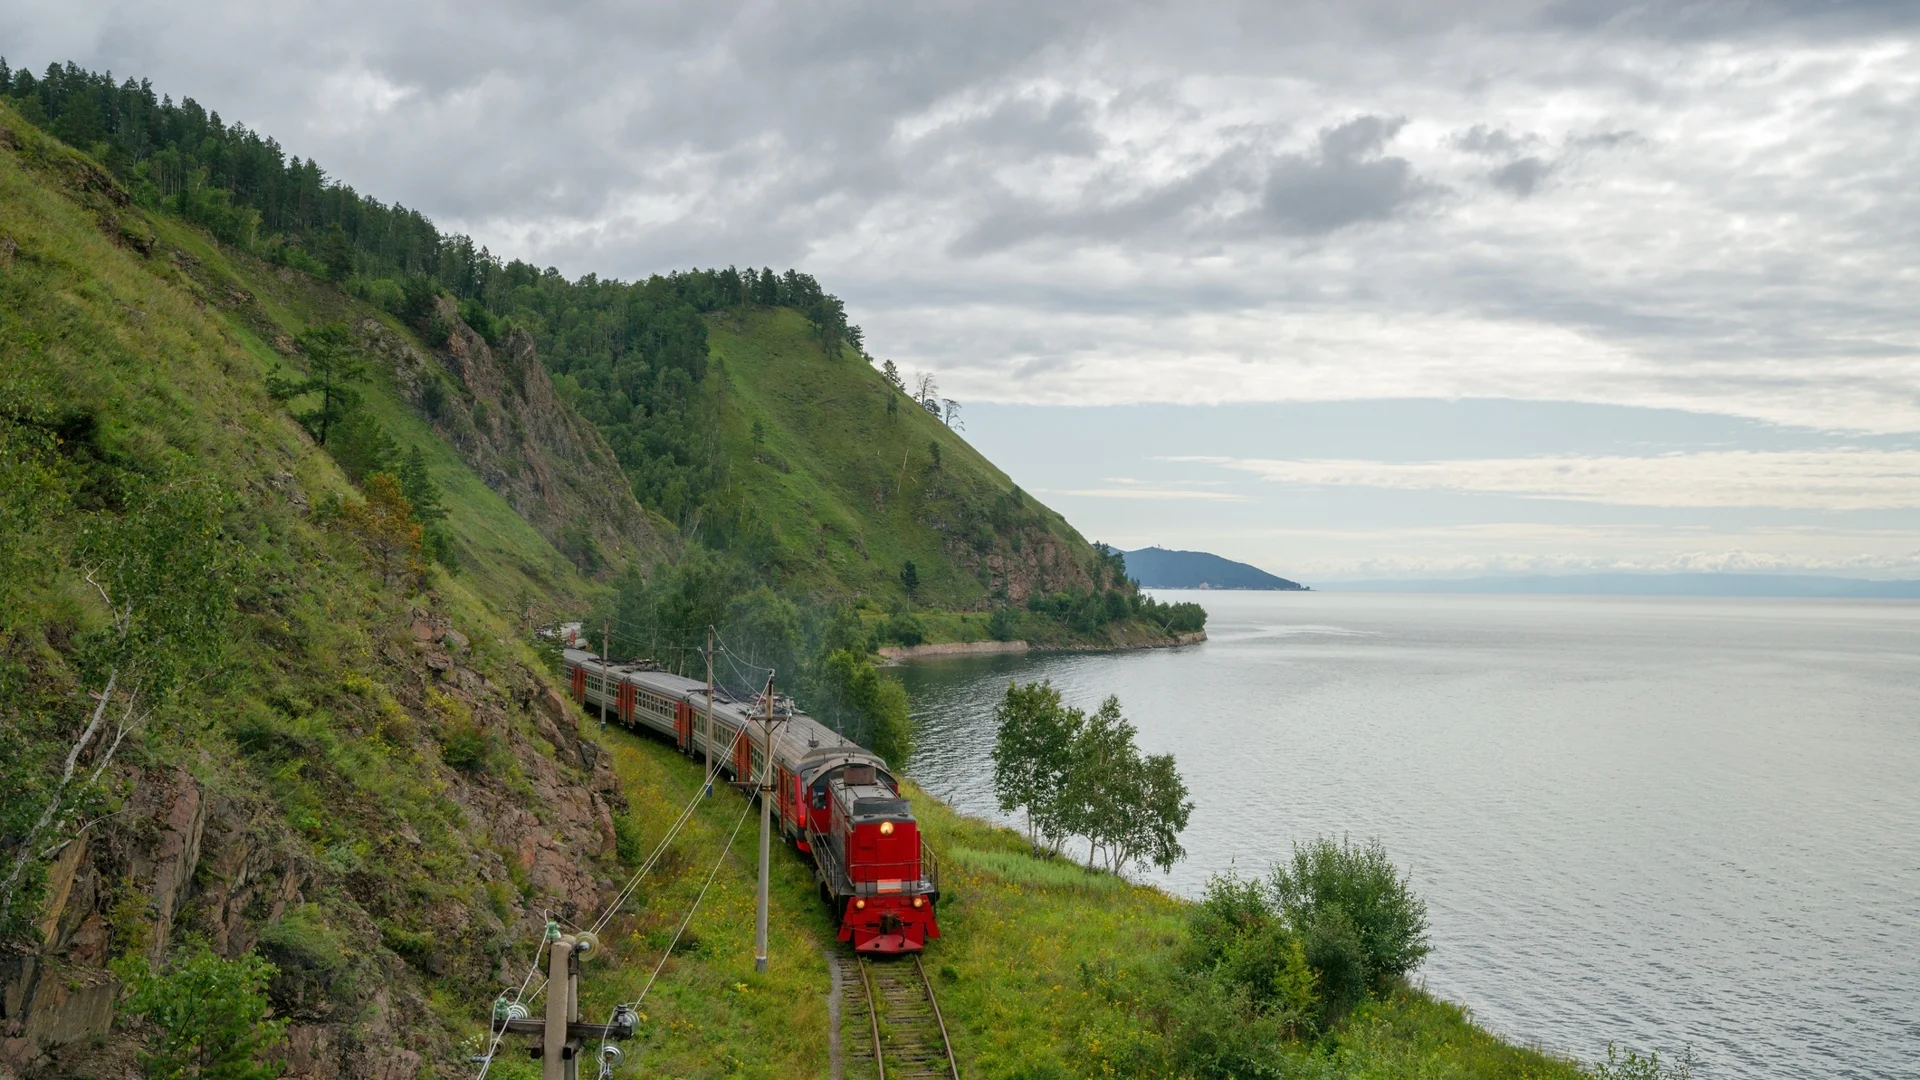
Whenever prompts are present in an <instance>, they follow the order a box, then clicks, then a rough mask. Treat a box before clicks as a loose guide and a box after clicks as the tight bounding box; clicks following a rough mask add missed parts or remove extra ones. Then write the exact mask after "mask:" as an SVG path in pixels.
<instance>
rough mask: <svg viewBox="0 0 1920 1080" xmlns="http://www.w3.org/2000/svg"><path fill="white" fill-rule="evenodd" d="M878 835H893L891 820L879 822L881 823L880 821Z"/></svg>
mask: <svg viewBox="0 0 1920 1080" xmlns="http://www.w3.org/2000/svg"><path fill="white" fill-rule="evenodd" d="M880 835H881V836H892V835H893V822H891V821H883V822H881V823H880Z"/></svg>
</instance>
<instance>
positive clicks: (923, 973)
mask: <svg viewBox="0 0 1920 1080" xmlns="http://www.w3.org/2000/svg"><path fill="white" fill-rule="evenodd" d="M913 970H915V971H917V972H919V973H920V988H921V989H922V990H925V991H926V992H927V1004H928V1005H930V1006H932V1007H933V1022H934V1023H935V1024H938V1025H939V1026H940V1047H941V1049H943V1050H945V1051H946V1052H947V1073H948V1075H950V1076H952V1077H953V1080H960V1062H959V1060H958V1059H957V1058H955V1057H954V1056H953V1040H952V1039H950V1038H948V1037H947V1020H946V1017H944V1016H941V1015H940V1002H939V1000H938V999H936V998H935V997H934V996H933V980H932V979H929V978H927V969H926V968H924V967H922V966H921V964H920V956H919V954H918V953H915V954H914V957H913ZM881 1080H886V1078H885V1077H882V1078H881Z"/></svg>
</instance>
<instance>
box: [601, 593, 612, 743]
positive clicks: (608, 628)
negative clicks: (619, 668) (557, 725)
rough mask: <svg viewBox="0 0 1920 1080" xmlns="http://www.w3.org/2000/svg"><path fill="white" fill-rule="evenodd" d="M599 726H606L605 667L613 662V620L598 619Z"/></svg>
mask: <svg viewBox="0 0 1920 1080" xmlns="http://www.w3.org/2000/svg"><path fill="white" fill-rule="evenodd" d="M600 654H601V655H600V726H601V727H603V728H604V727H606V726H607V667H608V665H610V664H612V663H613V620H611V619H602V620H601V621H600Z"/></svg>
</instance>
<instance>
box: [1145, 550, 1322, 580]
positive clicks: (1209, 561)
mask: <svg viewBox="0 0 1920 1080" xmlns="http://www.w3.org/2000/svg"><path fill="white" fill-rule="evenodd" d="M1126 560H1127V572H1128V573H1130V574H1132V575H1133V576H1134V578H1135V579H1136V580H1138V581H1139V582H1140V584H1141V585H1143V586H1145V587H1147V588H1149V589H1276V590H1285V589H1299V588H1302V587H1303V586H1301V584H1300V583H1299V582H1297V581H1288V580H1287V579H1286V578H1283V577H1280V576H1278V575H1275V574H1269V573H1267V572H1266V571H1265V570H1262V569H1260V568H1259V567H1257V566H1253V565H1250V564H1248V563H1243V562H1235V561H1234V560H1232V559H1226V558H1222V557H1220V556H1218V555H1215V554H1212V553H1211V552H1206V551H1172V550H1169V549H1167V548H1157V547H1150V548H1141V549H1140V550H1139V551H1129V552H1127V553H1126Z"/></svg>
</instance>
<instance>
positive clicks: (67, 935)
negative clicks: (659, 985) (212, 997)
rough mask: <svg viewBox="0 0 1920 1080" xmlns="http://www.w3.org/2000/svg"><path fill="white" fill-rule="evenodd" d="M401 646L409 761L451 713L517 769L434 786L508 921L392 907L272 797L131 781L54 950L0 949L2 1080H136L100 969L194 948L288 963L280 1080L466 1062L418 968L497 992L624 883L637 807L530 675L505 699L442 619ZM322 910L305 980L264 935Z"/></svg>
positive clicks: (93, 836)
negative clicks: (615, 869) (326, 965)
mask: <svg viewBox="0 0 1920 1080" xmlns="http://www.w3.org/2000/svg"><path fill="white" fill-rule="evenodd" d="M396 631H397V632H396V634H395V635H394V638H393V639H392V640H393V642H394V643H393V644H391V645H389V646H388V647H387V650H386V653H385V660H386V662H387V664H388V670H389V674H390V676H391V678H390V679H388V680H387V686H388V688H389V690H390V691H391V692H392V693H393V695H394V697H395V703H396V704H397V705H398V706H399V707H400V708H401V709H403V710H404V712H405V713H406V714H407V716H408V717H409V718H410V720H409V723H410V724H411V725H412V730H413V735H412V739H413V745H412V746H411V747H409V748H407V752H410V753H412V754H414V755H416V756H418V757H421V758H426V759H428V760H431V755H433V754H434V753H436V751H435V750H433V749H432V747H433V746H435V745H437V743H438V742H439V741H441V740H442V739H443V737H444V730H443V729H444V728H445V726H446V724H447V723H449V722H452V721H450V720H449V717H458V718H459V721H458V722H461V723H471V724H472V725H474V726H476V727H477V728H478V730H480V731H482V732H484V733H485V734H486V735H487V737H489V738H490V739H491V740H492V741H493V743H494V745H495V746H496V747H497V748H498V752H499V753H502V754H504V755H507V757H508V758H510V759H511V766H510V767H508V768H505V769H499V768H496V769H492V770H483V771H479V772H472V773H469V772H463V771H461V770H458V769H453V768H448V767H445V766H442V767H440V768H439V769H438V771H437V780H436V782H437V783H439V784H441V785H442V787H441V794H442V796H443V797H445V798H446V799H448V800H449V801H450V802H451V803H452V804H453V805H454V807H456V808H457V811H458V815H459V817H460V818H461V819H462V820H461V823H460V826H459V828H458V829H456V830H454V831H452V832H451V833H449V834H446V835H443V836H442V837H441V838H440V839H439V840H438V841H437V843H438V844H440V845H441V846H443V847H444V846H449V845H450V846H452V847H454V848H455V849H456V852H457V854H458V855H459V857H460V859H461V860H462V861H463V862H464V864H465V865H466V867H467V868H468V869H467V871H466V873H467V874H469V875H470V880H472V881H474V882H476V883H478V884H480V885H481V886H484V887H489V888H491V889H493V890H494V891H495V893H496V894H497V895H501V896H506V897H511V898H512V904H513V910H512V911H511V912H510V913H509V915H508V916H507V918H506V919H504V920H503V919H502V917H501V916H500V914H498V912H497V910H496V906H495V904H493V903H489V902H487V901H486V900H484V899H481V900H479V901H478V902H474V901H465V902H463V901H461V900H459V899H458V898H457V896H458V894H457V893H456V894H450V897H449V898H446V899H441V900H438V901H434V902H431V903H428V904H424V905H423V904H420V903H418V902H402V901H398V900H396V898H395V897H394V896H393V895H392V894H391V893H390V892H388V891H387V890H389V889H390V888H391V884H390V882H388V881H387V880H386V879H383V878H380V877H378V876H374V875H365V874H361V873H359V872H358V871H356V870H355V869H354V868H353V866H352V865H342V864H341V863H340V861H339V860H338V858H337V857H336V856H331V855H330V854H329V853H328V852H325V851H321V850H316V847H315V845H314V844H313V843H312V842H310V841H309V840H308V839H307V838H306V837H304V836H302V835H301V834H299V833H298V832H296V831H295V830H294V829H293V828H292V827H290V825H289V823H288V821H287V820H286V818H285V817H283V816H282V814H281V812H280V808H279V807H278V806H277V805H275V804H273V803H271V802H269V801H268V800H266V799H265V798H263V797H261V796H260V795H256V794H249V793H246V792H235V791H230V790H225V789H213V788H208V787H207V786H205V785H203V784H202V783H201V782H200V781H199V780H197V779H196V778H195V777H194V776H193V775H192V774H190V773H188V772H186V771H184V770H180V769H150V770H147V771H144V772H139V773H137V774H133V775H131V776H130V777H129V780H130V788H129V790H128V793H127V796H126V803H125V812H124V813H122V814H120V815H118V816H116V817H115V818H114V819H112V820H111V821H110V822H108V823H105V824H103V825H102V826H100V827H99V828H96V829H94V830H92V831H91V832H89V833H87V834H85V835H84V836H83V837H82V838H80V839H79V840H77V841H75V842H74V843H73V844H71V845H69V846H68V848H67V849H66V850H65V851H64V852H62V853H61V855H60V857H59V858H58V859H56V860H55V863H54V865H53V866H52V867H50V873H49V880H48V901H47V905H46V908H45V914H44V916H43V918H42V920H41V922H40V924H39V928H40V930H41V932H42V943H41V944H40V946H39V947H38V948H37V949H36V948H26V947H23V948H17V949H14V950H12V951H0V1077H9V1076H12V1075H15V1074H21V1075H26V1076H40V1075H46V1076H78V1075H97V1076H118V1075H127V1076H132V1075H137V1072H132V1071H129V1063H128V1061H127V1060H126V1058H127V1056H128V1054H129V1053H130V1051H128V1049H127V1047H128V1046H130V1045H132V1043H131V1042H129V1041H128V1040H126V1039H121V1038H117V1037H116V1038H106V1036H109V1035H110V1034H112V1033H113V1031H114V1015H115V1012H114V1007H115V1003H116V1001H117V999H118V997H119V994H120V984H119V982H118V980H117V979H115V978H114V977H113V976H112V975H111V974H110V973H109V972H108V971H107V964H108V962H109V960H110V959H111V958H113V957H115V956H121V955H137V954H141V953H144V954H145V955H146V956H147V957H149V958H150V959H152V960H156V961H158V960H160V959H161V958H163V957H164V956H165V955H166V954H167V952H168V951H169V949H171V948H172V947H173V946H175V945H177V944H178V943H179V942H180V940H181V939H182V937H183V936H184V935H188V934H191V935H194V936H197V937H199V938H202V939H204V940H206V941H207V942H208V944H209V945H210V946H211V947H212V948H213V949H214V951H216V952H218V953H220V954H222V955H226V956H237V955H240V954H242V953H245V952H246V951H247V950H249V949H255V948H258V949H259V950H260V951H261V953H262V954H263V955H265V956H266V957H267V958H268V959H269V960H272V961H273V962H274V963H276V964H277V965H278V966H279V968H280V974H279V975H278V976H276V978H275V981H274V984H273V986H272V987H271V989H270V997H271V999H272V1001H273V1004H274V1008H275V1010H276V1012H277V1013H278V1014H279V1015H281V1016H284V1017H286V1018H288V1019H289V1020H290V1021H291V1023H290V1026H289V1028H288V1033H287V1043H286V1045H285V1046H284V1048H283V1051H284V1054H285V1058H286V1060H287V1063H288V1071H287V1073H286V1075H287V1076H288V1077H291V1078H296V1080H334V1078H345V1077H377V1078H383V1080H414V1078H415V1077H416V1076H418V1075H420V1074H421V1071H422V1068H423V1063H424V1062H425V1061H426V1060H428V1059H432V1060H436V1061H446V1060H451V1059H452V1058H453V1057H454V1056H456V1052H455V1050H454V1048H453V1047H452V1046H451V1045H448V1044H444V1042H443V1040H444V1035H441V1034H439V1033H440V1032H441V1031H442V1030H443V1025H441V1024H440V1023H438V1022H437V1021H436V1020H435V1019H434V1017H433V1015H432V1013H431V1011H430V1010H429V1007H428V1004H427V1000H426V997H425V995H424V993H423V991H422V983H421V974H422V973H426V974H431V975H434V976H452V977H455V978H458V979H461V980H463V981H465V982H467V983H468V984H470V985H474V986H485V985H487V984H489V983H490V982H491V980H492V979H493V977H494V976H495V974H496V969H497V968H498V967H499V966H500V965H501V963H502V962H503V960H504V959H505V956H506V953H508V952H510V951H512V948H513V947H515V946H518V945H520V944H522V943H524V942H527V941H531V940H534V939H536V938H537V937H538V935H539V933H540V931H541V930H542V928H543V926H544V923H543V922H542V921H541V918H540V914H539V913H540V912H541V911H543V910H552V911H554V912H556V913H558V914H559V915H561V916H562V917H564V918H568V919H574V920H580V919H586V918H590V917H591V914H592V913H593V912H594V911H595V910H597V909H598V908H599V906H600V905H601V904H602V903H603V902H604V901H605V899H607V897H608V896H609V895H610V893H611V890H612V885H611V882H610V881H608V880H607V879H606V878H604V877H600V876H596V873H595V868H596V866H597V862H596V860H597V857H598V856H601V855H604V854H608V853H610V852H612V850H613V848H614V831H613V813H614V811H615V810H616V809H619V808H624V807H625V805H626V802H625V798H624V796H623V795H622V794H621V793H620V788H619V782H618V780H617V778H616V777H615V775H614V773H613V767H612V759H611V756H610V755H608V754H607V753H606V752H605V751H604V750H602V749H601V748H600V747H599V746H598V745H596V744H594V743H591V742H586V741H583V740H582V737H581V731H580V724H579V718H578V716H577V714H576V712H575V710H574V706H573V705H572V704H571V703H570V702H568V701H567V700H566V699H565V698H564V697H562V696H561V695H560V694H559V693H557V692H556V691H554V690H553V689H552V688H551V687H550V686H548V685H547V684H546V683H545V682H544V681H542V680H541V679H539V678H538V677H536V676H535V675H534V674H533V673H532V672H529V671H527V670H525V669H522V668H519V667H517V666H510V667H509V668H507V669H506V670H505V671H504V672H503V671H500V670H496V671H495V675H496V676H498V677H500V678H503V679H507V680H509V681H510V682H511V683H512V685H508V686H503V685H500V684H499V683H498V682H496V681H495V679H494V678H490V677H489V676H488V675H487V674H486V673H483V672H481V671H479V670H477V669H476V668H474V667H473V666H471V665H472V664H474V663H475V661H474V659H473V657H472V648H471V643H470V641H469V640H468V637H467V635H465V634H463V633H461V632H460V631H459V630H456V629H455V628H454V627H453V626H452V625H450V623H449V622H448V620H447V619H446V618H445V617H444V616H442V615H439V614H436V613H433V612H428V611H420V610H415V611H414V612H413V613H412V618H411V622H410V624H408V623H404V622H403V623H402V624H401V625H400V626H398V627H396ZM408 646H411V648H409V647H408ZM536 733H537V738H538V739H539V740H543V741H545V742H548V743H550V744H551V750H550V751H549V750H547V749H546V748H543V747H542V746H541V745H540V743H539V742H537V741H535V739H534V738H530V737H529V735H533V734H536ZM332 812H337V813H341V814H353V813H360V814H364V813H366V812H367V808H366V807H363V806H346V805H342V806H340V807H337V808H333V811H332ZM376 835H377V834H376ZM425 843H426V842H425V841H424V840H423V838H422V837H421V836H420V834H419V833H417V832H415V831H414V829H413V827H412V826H411V825H410V824H408V823H407V822H405V821H401V822H398V823H397V824H394V825H392V826H391V830H390V832H389V834H388V835H386V836H385V837H384V838H382V839H379V840H378V843H377V850H375V851H374V852H373V854H372V855H371V856H370V857H371V858H374V859H378V860H382V861H399V860H406V859H409V858H415V857H418V856H420V855H421V854H423V853H424V852H425V847H424V845H425ZM476 895H478V894H476ZM315 905H318V908H319V909H321V910H324V913H325V920H326V923H327V925H328V926H329V927H330V930H331V932H333V933H337V934H338V935H340V938H341V941H342V946H343V953H344V954H345V955H346V956H347V957H348V959H346V960H345V961H342V962H341V963H342V964H343V966H340V967H337V968H334V969H318V970H316V969H313V968H311V964H310V961H309V960H308V959H305V958H303V957H301V956H300V955H299V954H298V951H297V949H296V950H295V952H294V953H291V954H289V953H287V952H286V951H285V950H286V946H285V945H284V944H283V943H276V942H274V941H272V940H269V931H270V929H271V928H272V927H274V926H275V925H276V924H280V923H281V922H282V921H283V920H284V919H286V918H288V917H289V915H290V914H293V913H297V912H298V911H300V910H302V909H303V908H304V909H307V910H313V909H314V907H315ZM399 922H404V923H406V925H407V926H409V927H411V928H413V929H412V930H411V933H412V934H413V935H414V937H415V938H416V939H417V940H418V941H420V942H425V943H426V944H421V945H419V946H417V947H411V948H410V951H409V952H408V953H407V955H405V956H404V957H403V956H402V955H400V954H399V953H396V952H395V951H393V949H394V947H395V946H394V945H393V944H392V943H391V942H390V940H389V939H388V938H387V937H386V936H385V934H384V932H383V927H385V926H389V925H395V924H397V923H399ZM515 974H516V975H517V974H518V973H517V972H516V973H515Z"/></svg>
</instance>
